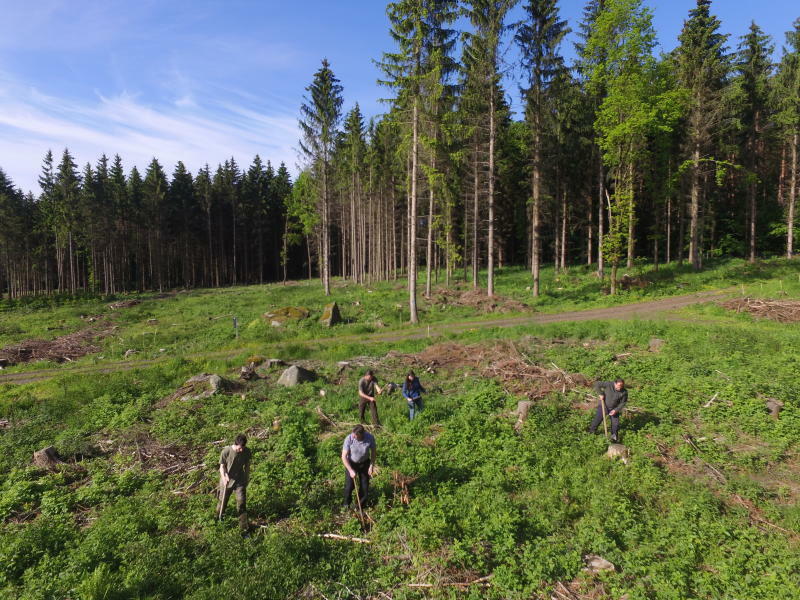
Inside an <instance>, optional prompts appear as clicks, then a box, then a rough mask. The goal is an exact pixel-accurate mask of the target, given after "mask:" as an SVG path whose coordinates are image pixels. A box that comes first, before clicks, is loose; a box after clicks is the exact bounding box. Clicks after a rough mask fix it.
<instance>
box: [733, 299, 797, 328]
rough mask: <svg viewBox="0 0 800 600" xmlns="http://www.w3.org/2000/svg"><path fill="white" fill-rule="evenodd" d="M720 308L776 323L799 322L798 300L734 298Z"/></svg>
mask: <svg viewBox="0 0 800 600" xmlns="http://www.w3.org/2000/svg"><path fill="white" fill-rule="evenodd" d="M722 306H723V307H724V308H727V309H728V310H735V311H736V312H737V313H741V312H747V313H750V314H751V315H753V316H754V317H758V318H762V319H770V320H771V321H777V322H778V323H797V322H798V321H800V300H770V299H765V298H750V297H745V298H736V299H734V300H728V301H727V302H723V303H722Z"/></svg>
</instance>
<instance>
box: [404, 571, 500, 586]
mask: <svg viewBox="0 0 800 600" xmlns="http://www.w3.org/2000/svg"><path fill="white" fill-rule="evenodd" d="M492 577H494V574H491V575H486V576H485V577H479V578H478V579H474V580H472V581H461V582H455V583H409V584H408V587H413V588H426V589H430V588H438V587H469V586H471V585H491V584H490V583H489V580H490V579H491V578H492Z"/></svg>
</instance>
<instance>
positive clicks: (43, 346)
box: [0, 322, 116, 365]
mask: <svg viewBox="0 0 800 600" xmlns="http://www.w3.org/2000/svg"><path fill="white" fill-rule="evenodd" d="M100 325H101V326H99V327H98V326H97V325H95V326H93V327H89V328H88V329H81V330H80V331H76V332H74V333H69V334H67V335H62V336H60V337H57V338H55V339H52V340H41V339H31V340H25V341H23V342H20V343H18V344H12V345H10V346H6V347H5V348H2V349H0V360H2V361H5V362H6V363H8V364H9V365H17V364H20V363H27V362H35V361H39V360H49V361H52V362H56V363H64V362H72V361H74V360H77V359H79V358H81V357H82V356H86V355H87V354H93V353H95V352H99V351H100V347H99V346H97V345H96V344H95V342H96V341H97V340H100V339H102V338H104V337H107V336H109V335H111V333H112V332H113V331H114V330H115V329H116V327H114V326H110V325H109V324H108V323H105V322H101V323H100Z"/></svg>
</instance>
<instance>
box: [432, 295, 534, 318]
mask: <svg viewBox="0 0 800 600" xmlns="http://www.w3.org/2000/svg"><path fill="white" fill-rule="evenodd" d="M431 303H432V304H437V305H441V306H444V305H452V306H468V307H470V308H473V309H475V311H476V312H478V313H508V312H525V311H529V310H531V307H530V306H528V305H527V304H523V303H522V302H519V301H517V300H513V299H511V298H506V297H504V296H498V295H497V294H495V295H494V296H492V297H491V298H490V297H489V296H487V295H486V291H485V290H475V289H472V290H467V291H465V292H459V291H458V290H450V289H441V290H437V291H436V292H435V293H433V294H432V295H431Z"/></svg>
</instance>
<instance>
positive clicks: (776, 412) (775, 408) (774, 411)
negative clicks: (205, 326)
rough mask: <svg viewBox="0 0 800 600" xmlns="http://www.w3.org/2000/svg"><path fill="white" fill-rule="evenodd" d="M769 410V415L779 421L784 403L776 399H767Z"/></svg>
mask: <svg viewBox="0 0 800 600" xmlns="http://www.w3.org/2000/svg"><path fill="white" fill-rule="evenodd" d="M766 405H767V410H768V411H769V414H770V415H772V418H773V419H778V417H780V415H781V409H782V408H783V402H781V401H780V400H778V399H776V398H767V402H766Z"/></svg>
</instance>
